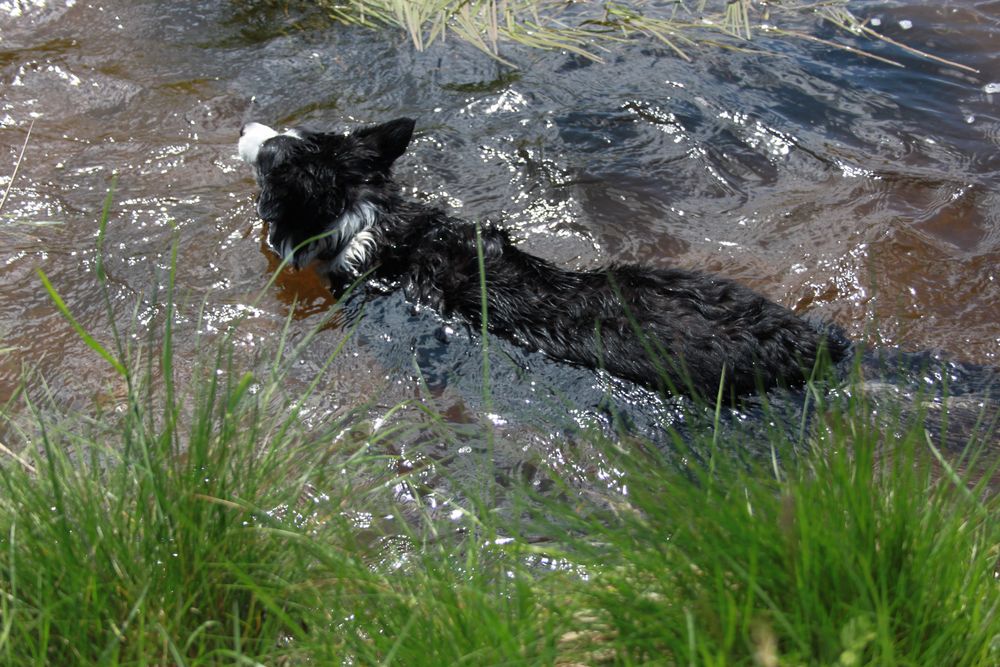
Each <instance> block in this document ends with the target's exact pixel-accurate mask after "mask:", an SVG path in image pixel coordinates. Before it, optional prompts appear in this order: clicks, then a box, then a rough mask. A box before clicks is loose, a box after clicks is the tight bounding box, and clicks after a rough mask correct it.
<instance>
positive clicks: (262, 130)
mask: <svg viewBox="0 0 1000 667" xmlns="http://www.w3.org/2000/svg"><path fill="white" fill-rule="evenodd" d="M276 136H278V133H277V132H276V131H274V130H273V129H271V128H270V127H268V126H267V125H262V124H261V123H247V124H246V125H244V126H243V129H242V130H240V142H239V144H238V147H239V151H240V159H242V160H243V161H244V162H246V163H247V164H249V165H253V164H254V163H255V162H256V161H257V153H258V152H259V151H260V145H261V144H263V143H264V142H265V141H267V140H268V139H270V138H271V137H276Z"/></svg>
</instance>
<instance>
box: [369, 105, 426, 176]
mask: <svg viewBox="0 0 1000 667" xmlns="http://www.w3.org/2000/svg"><path fill="white" fill-rule="evenodd" d="M416 124H417V121H415V120H413V119H412V118H397V119H396V120H390V121H389V122H388V123H382V124H381V125H374V126H372V127H366V128H362V129H360V130H357V131H356V132H355V133H354V136H356V137H358V138H360V139H361V140H363V141H364V142H365V143H366V144H368V145H369V146H370V147H371V148H372V149H373V150H374V151H375V154H376V155H377V156H378V158H377V159H378V166H379V168H380V169H383V170H386V171H388V169H389V167H391V166H392V163H393V162H395V161H396V160H397V159H398V158H399V156H400V155H402V154H403V153H404V152H405V151H406V147H407V146H409V145H410V139H411V138H413V127H414V125H416Z"/></svg>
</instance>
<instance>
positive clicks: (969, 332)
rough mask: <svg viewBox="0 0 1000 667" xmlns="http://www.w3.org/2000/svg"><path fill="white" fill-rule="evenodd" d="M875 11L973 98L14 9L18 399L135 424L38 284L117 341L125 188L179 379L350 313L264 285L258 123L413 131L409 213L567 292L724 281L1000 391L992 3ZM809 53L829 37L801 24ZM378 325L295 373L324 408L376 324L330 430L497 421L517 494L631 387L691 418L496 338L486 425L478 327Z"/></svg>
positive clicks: (148, 323) (850, 82) (713, 60)
mask: <svg viewBox="0 0 1000 667" xmlns="http://www.w3.org/2000/svg"><path fill="white" fill-rule="evenodd" d="M856 5H857V6H856V7H855V11H856V13H857V14H859V15H862V16H868V17H871V18H874V19H877V20H878V23H879V26H880V30H882V31H883V32H884V33H885V34H886V35H888V36H890V37H893V38H894V39H897V40H900V41H903V42H907V43H910V44H913V45H916V46H920V47H921V48H924V49H927V50H928V51H930V52H933V53H935V54H937V55H940V56H942V57H945V58H950V59H953V60H957V61H960V62H962V63H964V64H966V65H968V66H970V67H973V68H976V69H978V70H979V73H978V74H972V73H969V72H964V71H961V70H958V69H955V68H952V67H948V66H946V65H942V64H939V63H935V62H932V61H927V60H924V59H921V58H919V57H916V56H913V55H910V54H907V53H906V52H904V51H902V50H900V49H897V48H895V47H892V46H890V45H881V44H877V43H871V42H863V41H861V40H857V41H856V42H854V43H855V45H856V46H861V47H864V48H869V49H871V50H873V51H874V52H877V53H880V54H883V55H885V56H888V57H891V58H894V59H897V60H899V61H900V62H901V63H903V64H904V65H905V68H898V67H894V66H891V65H888V64H885V63H882V62H879V61H876V60H873V59H866V58H862V57H859V56H857V55H853V54H849V53H845V52H840V51H836V50H833V49H830V48H828V47H825V46H822V45H819V44H815V43H810V42H807V41H791V40H785V41H770V40H768V39H767V37H766V36H762V37H760V39H761V40H762V41H760V42H758V44H760V45H763V46H767V47H768V48H769V49H772V50H773V51H774V52H775V53H774V54H772V55H766V56H765V55H760V54H754V53H741V52H736V51H721V50H711V49H706V50H703V51H698V52H695V54H694V55H695V60H694V62H693V63H686V62H683V61H681V60H679V59H677V58H676V57H674V56H673V55H672V54H671V52H670V51H669V50H668V49H666V48H663V47H660V46H657V45H655V44H651V43H648V42H641V41H636V42H633V43H630V44H624V45H621V46H616V47H615V48H614V49H613V50H611V51H609V52H608V53H607V54H606V62H604V63H601V64H598V63H594V62H591V61H588V60H586V59H583V58H580V57H579V56H574V55H572V54H566V53H538V52H530V51H526V50H521V49H518V48H509V49H507V50H506V51H505V57H507V58H508V59H510V60H512V61H514V62H516V63H518V64H519V65H521V69H519V70H513V69H511V68H508V67H505V66H502V65H500V64H498V63H497V62H495V61H493V60H491V59H490V58H488V57H486V56H484V55H483V54H481V53H479V52H478V51H475V50H474V49H472V48H470V47H467V46H463V45H462V44H459V43H457V41H454V40H453V41H449V42H446V43H444V44H438V45H436V46H434V47H433V48H432V49H430V50H429V51H428V52H425V53H418V52H415V51H414V50H413V48H411V45H410V44H409V42H408V41H407V39H406V38H405V37H404V36H402V35H401V34H396V33H392V32H381V33H376V32H371V31H368V30H364V29H360V28H348V27H339V26H335V27H332V28H329V29H324V30H279V29H277V28H280V27H281V26H282V25H284V24H285V23H286V22H287V18H286V17H285V15H284V14H283V13H281V12H271V13H267V12H263V11H260V12H256V13H254V12H248V11H246V7H247V5H246V3H227V2H203V3H161V2H134V1H130V2H124V1H116V0H108V1H99V2H75V1H73V0H69V1H58V2H57V1H47V0H34V1H10V0H6V1H2V2H0V86H2V96H0V187H2V188H4V189H6V187H7V186H8V184H10V179H11V174H12V173H13V170H14V168H15V165H16V164H17V161H18V156H19V154H20V152H21V149H22V145H24V142H25V138H26V134H27V131H28V128H29V126H31V136H30V139H29V140H28V141H27V145H26V148H25V153H24V158H23V161H22V162H21V164H20V168H19V171H18V173H17V177H16V179H15V180H14V182H13V185H12V187H11V191H10V196H9V199H8V201H7V203H6V204H5V207H4V209H3V210H2V212H0V333H2V334H3V341H4V343H3V345H4V347H8V348H12V351H8V352H7V353H5V354H2V355H0V400H5V399H6V398H8V397H9V396H10V395H11V394H12V392H13V391H14V389H15V388H16V387H17V385H18V383H19V382H20V379H21V377H22V372H23V369H24V368H25V367H28V368H31V369H36V370H39V371H41V373H42V374H43V375H44V377H45V378H47V380H48V385H49V387H50V388H51V390H52V391H53V392H54V393H55V394H56V397H57V399H59V400H62V401H65V402H66V403H68V404H72V405H77V406H79V407H82V408H85V409H86V408H88V406H91V405H93V404H94V403H95V402H96V403H98V404H101V403H107V402H108V401H111V402H113V401H114V400H115V399H114V396H115V389H114V382H113V377H112V374H111V372H110V370H109V369H108V368H107V367H106V366H105V364H104V362H102V361H101V360H100V359H99V358H98V357H96V356H95V355H94V354H93V353H91V352H90V351H89V350H88V349H87V348H86V346H85V345H84V344H83V343H82V342H81V341H80V340H79V338H78V337H77V336H76V334H75V333H74V332H73V331H72V330H71V329H70V327H69V326H68V325H67V323H66V322H65V321H64V320H63V318H62V317H61V316H60V315H59V314H58V313H57V312H56V310H55V309H54V307H53V306H52V304H51V302H50V301H49V299H48V297H47V296H46V295H45V293H44V290H43V289H42V288H41V284H40V281H39V279H38V277H37V275H36V272H35V271H36V269H38V268H41V269H43V270H44V271H45V273H46V274H47V275H48V276H49V278H50V279H51V281H52V283H53V284H54V285H55V286H56V288H57V289H58V290H59V292H60V293H61V294H62V296H63V298H64V299H65V300H66V302H67V303H68V304H70V308H71V309H72V311H73V313H74V314H75V316H76V317H77V318H78V319H79V321H80V322H81V324H82V325H83V326H84V327H85V328H86V329H87V330H89V331H90V332H92V333H93V334H94V335H95V337H97V338H98V339H99V340H103V341H105V342H108V341H110V339H111V331H110V326H109V322H108V315H107V312H106V310H105V307H104V305H103V301H102V298H101V291H100V286H99V284H98V282H97V280H96V278H95V257H96V241H97V238H96V237H97V232H98V219H99V214H100V211H101V208H102V205H103V202H104V199H105V195H106V193H107V191H108V189H109V187H110V186H111V184H112V182H113V180H114V178H115V177H116V178H117V181H116V186H115V192H114V201H113V204H112V206H111V213H110V218H109V222H108V226H107V233H106V238H105V241H104V244H105V249H106V269H107V273H108V288H109V290H110V293H111V302H112V306H113V317H114V319H115V320H116V321H118V322H120V323H123V324H124V323H127V322H129V321H132V320H138V322H139V323H140V324H141V326H144V327H154V326H156V325H157V324H159V323H161V322H162V317H164V313H165V310H164V308H163V305H162V300H161V299H159V298H158V297H157V289H159V290H160V294H162V289H163V288H164V287H165V284H166V280H167V275H168V272H169V267H170V251H171V244H172V243H176V244H177V254H178V263H177V267H176V276H175V283H176V291H177V293H176V298H175V301H176V306H177V310H176V322H175V324H176V327H177V329H176V340H177V343H178V345H177V353H176V354H177V363H178V367H179V373H180V375H181V376H184V375H185V373H189V372H190V370H191V367H192V366H193V364H194V360H195V358H196V355H197V353H198V350H199V349H204V347H205V343H206V341H207V340H210V339H211V338H212V337H213V336H216V335H217V334H218V333H219V332H220V331H223V330H225V329H226V327H227V326H228V325H229V324H230V323H232V322H235V321H237V320H242V324H241V326H240V330H239V331H240V334H239V343H240V349H241V350H242V351H244V352H246V355H247V363H248V364H251V363H254V361H253V360H254V359H255V356H256V355H258V354H261V353H264V352H266V351H268V350H272V349H273V345H274V340H275V338H276V336H277V335H278V332H280V330H281V329H282V327H283V326H284V318H285V317H286V316H287V315H288V314H289V313H290V312H291V313H292V314H293V316H294V318H295V319H294V322H293V324H292V331H291V334H292V339H293V340H294V339H296V338H298V337H301V336H302V335H304V333H305V332H307V331H309V330H311V329H312V328H313V327H315V326H317V324H318V323H320V322H321V321H322V318H323V317H325V316H326V315H327V314H328V313H329V311H330V308H331V306H332V304H333V301H332V299H331V297H330V295H329V294H328V293H327V291H326V290H325V288H324V287H323V285H322V283H321V282H320V281H319V280H318V279H316V277H315V276H312V275H310V274H308V273H299V274H295V273H292V272H286V273H283V274H282V275H281V276H279V278H278V280H277V281H276V283H275V284H274V285H273V286H271V287H265V286H266V283H267V279H268V275H269V272H271V271H272V270H274V268H275V266H276V263H275V261H274V259H273V257H271V256H270V255H269V253H268V252H267V251H266V249H265V247H264V244H263V239H264V232H263V230H262V227H261V223H260V222H259V221H258V220H257V219H256V216H255V213H254V205H253V197H254V185H253V181H252V178H251V176H250V173H249V172H248V170H247V169H246V168H245V167H244V165H242V164H241V163H240V162H239V160H238V158H237V157H236V151H235V144H236V139H237V134H238V128H239V126H240V125H241V123H242V122H244V121H246V120H250V119H253V120H258V121H261V122H265V123H269V124H276V125H279V126H281V125H295V124H309V125H313V126H316V127H328V128H347V127H349V126H351V125H353V124H356V123H362V122H375V121H382V120H387V119H390V118H393V117H397V116H403V115H406V116H412V117H415V118H417V119H418V133H417V136H416V139H415V142H414V144H413V145H412V147H411V149H410V151H409V153H408V154H407V155H406V156H405V157H404V158H403V159H402V160H401V161H400V162H399V163H398V165H397V169H396V174H397V177H398V179H399V180H400V181H401V182H402V183H404V184H406V187H407V190H408V191H409V192H411V193H412V194H413V195H414V196H416V197H419V198H422V199H425V200H427V201H433V202H438V203H441V204H445V205H448V206H450V207H452V208H453V209H454V210H455V212H456V213H458V214H460V215H462V216H464V217H468V218H470V219H490V220H494V221H500V222H503V223H504V224H506V225H508V226H509V227H510V228H511V229H512V230H514V233H515V235H516V237H517V238H518V239H519V241H520V242H521V243H522V244H523V246H524V247H525V248H526V249H529V250H530V251H531V252H534V253H536V254H539V255H542V256H545V257H547V258H550V259H552V260H553V261H555V262H557V263H558V264H560V265H561V266H565V267H568V268H574V269H589V268H596V267H598V266H600V265H601V264H603V263H606V262H611V261H614V262H645V263H648V264H650V265H654V266H662V267H667V266H683V267H691V268H698V269H702V270H706V271H712V272H717V273H720V274H724V275H726V276H729V277H732V278H735V279H737V280H739V281H741V282H743V283H746V284H748V285H750V286H752V287H754V288H755V289H757V290H759V291H761V292H763V293H764V294H766V295H768V296H769V297H771V298H773V299H774V300H776V301H778V302H780V303H782V304H785V305H787V306H788V307H790V308H793V309H795V310H796V311H798V312H800V313H805V314H808V315H809V316H811V317H816V318H818V319H822V320H827V321H831V322H834V323H836V324H837V325H838V326H840V327H842V328H843V329H844V330H845V331H846V332H848V334H849V335H850V336H851V337H852V338H855V339H856V340H859V341H863V342H865V343H868V344H870V345H873V346H878V347H892V346H898V347H899V348H901V349H903V350H908V351H913V352H918V351H926V350H933V351H939V352H941V353H943V354H945V355H947V356H949V357H951V358H955V359H959V360H963V361H966V362H970V363H974V364H982V365H987V366H992V365H998V364H1000V285H998V283H1000V276H998V266H1000V188H998V185H1000V150H998V148H1000V58H998V56H1000V19H998V17H1000V3H997V2H976V1H973V0H963V1H961V2H945V3H935V4H933V5H927V4H924V3H912V2H911V3H907V2H891V3H890V2H886V3H875V2H862V3H856ZM802 27H803V29H804V30H807V31H809V32H810V33H811V34H814V35H816V36H818V37H821V38H824V39H828V38H832V37H835V36H836V35H835V33H834V32H833V29H832V28H830V27H828V26H824V25H822V24H820V23H819V22H818V21H816V20H814V19H812V18H809V17H805V18H804V19H803V25H802ZM32 124H33V125H32ZM262 292H263V293H262ZM362 301H363V300H361V299H358V300H356V302H352V303H351V304H348V308H347V309H346V311H345V312H344V313H341V314H340V315H338V317H337V318H335V319H334V320H333V322H332V324H330V325H329V326H327V328H326V329H324V331H323V332H322V333H321V334H320V336H319V337H318V338H317V341H316V343H315V345H314V346H313V348H311V349H310V351H309V352H308V353H307V354H306V356H305V358H304V359H302V360H301V361H300V362H299V364H298V366H297V367H296V369H295V372H294V377H293V381H297V382H300V383H302V385H303V386H304V385H305V384H306V383H308V382H309V381H310V380H311V379H312V377H313V375H314V374H315V372H317V370H318V369H319V368H320V367H321V366H322V364H323V363H324V361H325V359H326V356H327V355H328V354H329V352H330V351H331V350H332V349H333V348H334V347H335V346H336V345H337V344H338V343H339V342H340V341H341V340H342V339H343V337H344V336H345V332H346V331H347V327H346V326H345V325H346V324H347V323H350V322H354V321H355V316H356V315H358V314H359V313H360V311H363V318H362V319H361V323H360V324H359V325H358V328H357V330H356V334H355V335H354V336H353V337H352V338H351V339H350V340H349V341H348V342H347V343H346V345H345V350H344V353H343V354H342V355H340V357H338V358H337V359H336V360H335V361H334V363H333V364H332V367H331V369H330V371H329V375H328V379H327V381H326V383H325V384H324V385H323V389H322V392H321V396H320V398H319V399H317V405H315V406H314V407H313V408H312V410H313V412H312V414H313V415H314V416H321V415H324V414H340V413H342V412H343V411H344V410H347V409H349V408H351V407H354V406H358V405H365V406H366V408H365V410H366V412H368V413H369V414H370V415H371V416H372V417H373V418H377V417H378V416H379V415H380V414H382V413H384V412H385V410H387V409H388V408H389V407H391V406H393V405H396V404H397V403H399V402H400V401H403V400H406V399H410V398H414V397H419V398H422V399H424V400H428V401H430V402H432V403H433V404H434V406H435V408H436V409H438V410H439V411H441V412H442V413H443V414H445V415H446V416H447V417H448V418H449V419H451V420H452V421H453V422H455V423H456V424H460V423H463V422H475V421H477V420H479V419H481V418H482V417H483V416H484V415H485V416H486V417H488V418H489V419H490V421H491V422H492V423H493V424H494V425H496V427H497V428H498V429H499V431H500V433H501V435H502V436H504V437H501V438H500V439H499V440H498V443H499V444H498V449H497V451H496V452H495V455H496V457H497V461H498V463H499V465H500V468H501V469H512V468H515V467H518V466H521V465H523V464H524V462H525V461H531V460H533V459H534V458H539V457H546V456H548V454H547V453H546V452H548V451H549V448H551V447H553V446H554V443H557V442H560V443H561V442H564V441H565V436H564V434H563V433H561V432H557V433H555V434H553V433H551V432H548V431H546V433H544V434H539V433H537V432H536V430H535V429H534V428H533V424H535V423H541V422H539V421H536V419H535V417H534V416H533V415H539V416H541V417H544V418H546V419H548V418H554V417H555V418H559V419H561V418H562V417H563V415H565V414H567V412H568V413H569V414H570V416H571V419H570V422H571V423H572V422H582V423H587V422H588V420H597V421H601V420H604V421H607V420H610V419H611V417H610V416H609V415H610V414H611V411H610V410H609V409H608V408H607V406H606V405H603V404H602V396H603V395H604V394H605V392H606V390H607V389H609V385H610V389H611V390H612V393H613V394H614V396H615V397H616V400H617V401H618V404H619V405H624V406H626V412H627V414H626V417H627V418H628V419H631V420H633V421H637V422H643V421H649V422H655V421H656V420H658V419H660V418H662V416H663V415H664V414H667V413H669V405H666V404H664V403H663V402H662V401H660V399H658V398H656V397H654V396H651V395H649V394H648V393H646V392H643V391H641V390H638V389H636V388H635V387H629V386H624V385H616V384H615V383H614V382H611V381H609V380H607V379H606V378H604V379H602V378H598V377H595V375H594V374H593V373H591V372H589V371H585V370H582V369H576V368H572V367H567V366H565V365H561V364H556V363H553V362H550V361H548V360H546V359H544V358H542V357H540V356H538V355H533V354H529V353H525V352H523V351H521V350H518V349H516V348H513V347H512V346H509V345H506V344H504V343H502V342H499V341H497V342H496V343H495V344H494V346H493V355H494V357H495V359H494V363H493V365H492V368H493V370H492V375H491V382H490V385H491V391H492V396H491V398H490V400H489V401H487V400H485V399H484V398H483V396H482V391H481V386H482V353H481V348H480V347H479V344H478V338H477V337H476V335H475V332H473V331H470V330H467V328H466V327H464V326H462V325H460V324H457V323H451V324H448V323H442V322H441V321H440V320H439V318H437V316H436V315H434V314H433V313H429V312H425V311H419V310H415V309H414V308H412V307H410V306H409V305H408V304H406V303H405V301H404V300H403V299H402V298H401V297H400V296H399V295H394V296H390V297H386V298H379V299H371V300H368V301H367V302H364V303H362ZM269 346H271V347H269ZM181 379H182V380H183V379H184V378H183V377H182V378H181ZM542 421H544V420H542ZM470 442H472V441H471V440H470ZM442 446H443V445H442ZM560 446H562V445H560ZM566 446H570V447H571V446H572V444H570V445H566ZM473 450H474V445H473V444H470V445H468V446H463V448H459V449H456V450H455V451H447V452H444V453H443V454H442V456H443V455H445V454H447V455H449V456H454V457H458V458H461V457H462V456H463V455H465V454H470V455H472V454H475V453H476V452H474V451H473ZM532 465H533V464H532ZM553 465H556V464H553Z"/></svg>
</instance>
